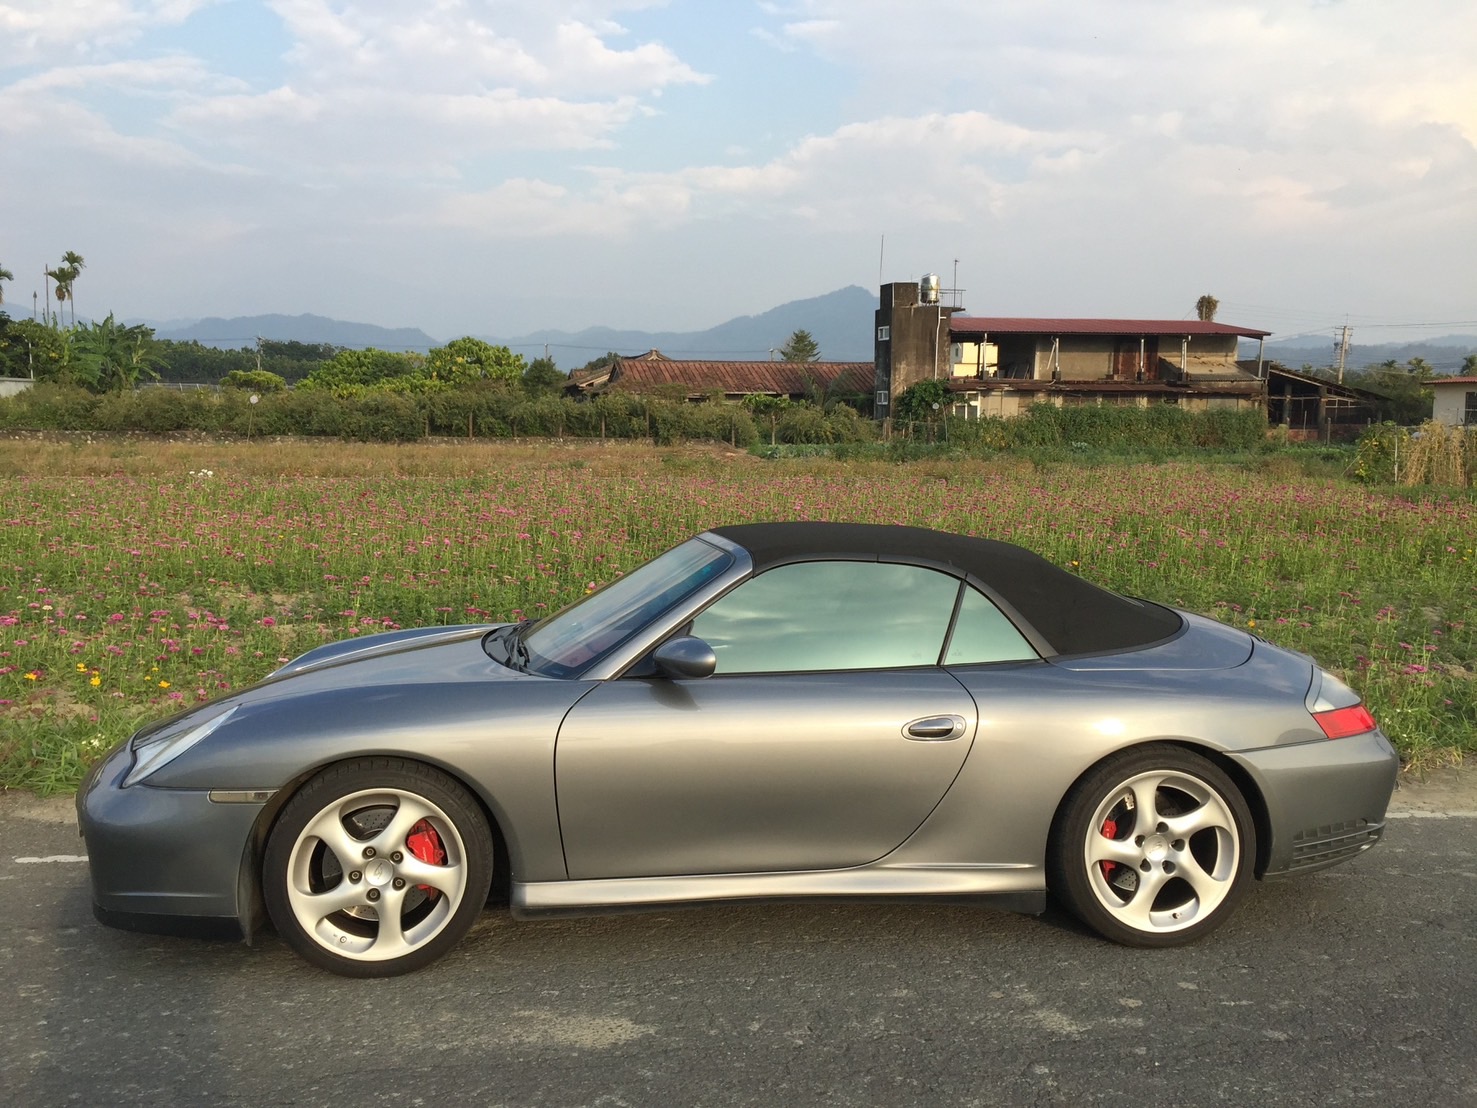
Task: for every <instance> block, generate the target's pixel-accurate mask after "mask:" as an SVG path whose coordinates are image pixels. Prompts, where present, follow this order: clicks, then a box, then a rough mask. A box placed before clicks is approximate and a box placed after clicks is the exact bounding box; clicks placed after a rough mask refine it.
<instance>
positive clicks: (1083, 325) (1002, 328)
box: [949, 315, 1272, 339]
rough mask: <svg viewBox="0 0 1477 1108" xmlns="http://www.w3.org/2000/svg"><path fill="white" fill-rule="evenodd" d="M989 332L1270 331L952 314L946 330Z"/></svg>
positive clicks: (1258, 334) (1179, 322) (1194, 323)
mask: <svg viewBox="0 0 1477 1108" xmlns="http://www.w3.org/2000/svg"><path fill="white" fill-rule="evenodd" d="M982 332H983V333H989V334H992V335H1237V336H1239V337H1241V338H1253V339H1259V338H1266V337H1267V336H1268V335H1270V334H1271V333H1272V332H1271V331H1258V330H1255V329H1254V328H1251V327H1235V326H1233V325H1231V324H1229V323H1205V322H1203V321H1201V320H1198V319H1195V320H1188V319H1024V318H1021V317H1017V316H979V315H955V316H950V317H949V333H950V334H954V335H958V334H979V333H982Z"/></svg>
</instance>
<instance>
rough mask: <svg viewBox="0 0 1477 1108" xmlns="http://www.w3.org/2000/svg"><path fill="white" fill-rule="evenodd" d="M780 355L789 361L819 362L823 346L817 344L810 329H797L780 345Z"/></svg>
mask: <svg viewBox="0 0 1477 1108" xmlns="http://www.w3.org/2000/svg"><path fill="white" fill-rule="evenodd" d="M780 357H782V358H784V359H785V361H787V362H818V361H820V357H821V348H820V347H819V346H817V345H816V342H815V339H814V338H812V337H811V334H810V332H809V331H796V332H794V333H793V334H792V335H790V337H789V339H788V340H786V342H785V345H784V346H782V347H780Z"/></svg>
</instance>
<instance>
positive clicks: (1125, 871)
mask: <svg viewBox="0 0 1477 1108" xmlns="http://www.w3.org/2000/svg"><path fill="white" fill-rule="evenodd" d="M1255 856H1256V830H1255V827H1254V825H1253V823H1252V818H1251V812H1250V810H1249V809H1248V808H1247V806H1246V801H1245V800H1244V799H1243V798H1242V796H1241V793H1240V791H1239V790H1238V789H1237V788H1236V785H1235V783H1234V782H1233V781H1232V780H1231V779H1230V778H1229V777H1228V776H1227V775H1226V774H1225V773H1224V772H1223V771H1222V770H1221V769H1220V768H1219V767H1218V766H1216V765H1215V764H1214V763H1212V762H1211V761H1209V760H1208V759H1206V758H1204V757H1201V756H1200V755H1198V754H1193V753H1191V752H1189V751H1187V750H1184V749H1182V748H1180V747H1174V746H1163V745H1155V746H1147V747H1140V748H1138V749H1135V750H1129V751H1125V752H1123V753H1122V754H1119V755H1115V756H1114V757H1112V758H1109V759H1107V760H1106V761H1104V762H1103V763H1101V764H1100V765H1099V766H1098V767H1097V768H1096V769H1094V770H1093V771H1092V772H1091V773H1089V774H1088V775H1087V776H1086V777H1085V778H1083V779H1082V780H1081V781H1080V782H1078V784H1077V785H1076V786H1075V787H1074V788H1073V790H1072V791H1071V793H1069V794H1068V796H1067V799H1066V800H1065V801H1064V802H1063V804H1062V808H1061V811H1060V812H1059V813H1058V816H1057V820H1056V825H1055V826H1054V828H1053V833H1052V845H1051V857H1050V859H1049V875H1048V878H1049V881H1050V883H1051V888H1052V891H1053V892H1054V893H1055V894H1056V895H1057V896H1058V897H1059V898H1060V899H1061V900H1063V901H1064V902H1065V904H1066V906H1067V907H1068V908H1069V909H1071V911H1072V912H1073V914H1075V915H1076V916H1077V917H1078V918H1079V919H1081V920H1082V922H1084V923H1086V924H1087V925H1088V926H1089V927H1091V928H1093V929H1094V930H1095V931H1097V932H1098V933H1099V934H1101V935H1103V936H1104V937H1106V938H1109V939H1113V940H1115V941H1117V942H1121V943H1126V944H1129V945H1131V946H1171V945H1174V944H1177V943H1185V942H1190V941H1192V940H1194V939H1197V938H1199V937H1200V936H1201V935H1204V934H1206V933H1207V932H1209V931H1210V930H1212V929H1213V928H1215V927H1218V926H1219V925H1220V924H1221V923H1222V922H1223V921H1224V920H1225V918H1226V917H1227V916H1228V915H1230V913H1231V911H1232V909H1233V908H1234V907H1235V905H1236V903H1237V901H1239V900H1240V899H1241V897H1242V895H1244V894H1245V892H1246V889H1247V886H1248V883H1249V881H1250V879H1251V875H1252V868H1253V865H1254V863H1255Z"/></svg>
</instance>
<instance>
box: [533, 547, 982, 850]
mask: <svg viewBox="0 0 1477 1108" xmlns="http://www.w3.org/2000/svg"><path fill="white" fill-rule="evenodd" d="M959 595H960V582H959V581H958V580H957V579H955V578H953V577H951V576H949V575H947V574H945V573H941V572H939V571H937V570H933V569H928V568H925V567H921V566H912V565H899V564H892V563H879V562H875V561H868V562H859V561H844V562H805V563H799V564H793V565H784V566H778V567H775V568H773V569H770V570H768V571H766V572H765V573H762V574H759V575H757V576H755V577H753V578H751V579H750V580H749V581H747V582H745V583H744V584H742V585H740V586H739V587H738V588H737V589H735V590H733V591H732V592H730V593H729V594H727V595H726V596H724V597H722V598H721V599H720V600H718V601H717V602H716V603H714V604H713V605H711V606H710V607H709V608H708V609H707V610H706V611H705V612H703V613H702V614H701V615H699V616H698V617H697V619H696V620H695V621H694V623H693V625H692V628H691V633H692V634H693V635H694V636H696V637H698V638H701V639H703V640H704V641H706V642H708V643H709V645H711V646H712V647H713V649H714V653H715V654H716V656H717V657H718V668H717V671H716V672H715V673H714V675H713V676H711V677H708V678H704V679H701V680H674V679H669V678H665V677H657V678H652V677H635V678H633V677H626V678H621V679H617V680H612V681H607V682H605V683H604V684H603V685H601V686H600V687H598V688H596V689H594V690H593V691H592V692H590V694H589V695H587V696H586V697H585V698H584V699H582V700H581V701H580V702H579V703H578V704H577V705H576V706H575V707H574V708H573V709H572V710H571V711H570V713H569V714H568V716H567V717H566V718H565V721H564V723H563V726H562V727H561V729H560V732H559V738H558V743H557V749H556V754H555V781H556V787H557V791H558V802H559V819H560V828H561V831H562V834H563V838H564V851H565V860H566V863H567V866H568V871H569V876H570V877H571V878H575V879H589V878H614V877H645V876H663V875H673V874H703V873H748V872H765V871H781V870H815V869H834V868H839V867H847V866H856V865H861V864H864V863H866V862H870V861H873V860H874V859H876V858H879V857H881V856H883V855H884V854H887V853H888V852H889V851H891V850H892V849H893V848H895V847H896V846H897V845H898V844H899V843H901V842H902V841H903V840H904V839H906V838H907V837H908V836H909V835H910V834H911V833H912V832H913V831H914V830H915V829H916V828H917V827H918V826H919V824H921V823H922V822H923V820H924V819H926V818H927V816H928V814H929V812H931V811H932V810H933V808H934V807H935V806H936V805H937V804H938V802H939V800H940V799H941V798H942V797H943V795H944V793H945V792H946V791H947V790H948V788H949V786H950V784H951V783H952V782H953V780H954V778H955V777H956V776H957V774H958V772H959V769H960V766H961V765H962V764H963V762H964V758H965V756H966V754H967V753H968V751H969V747H970V744H971V743H972V742H973V739H974V733H975V726H976V715H977V714H976V710H975V705H974V701H973V700H972V699H971V698H970V696H969V694H968V693H967V692H966V691H965V690H964V688H963V686H962V685H961V684H960V683H959V682H958V681H956V680H955V679H954V678H953V677H952V676H950V675H949V674H948V673H947V672H946V671H945V670H943V669H942V668H940V667H939V665H938V661H939V658H940V656H941V654H942V652H943V648H944V645H945V641H946V637H947V635H948V633H949V628H950V625H951V621H952V618H953V613H954V610H955V607H956V605H957V602H958V597H959Z"/></svg>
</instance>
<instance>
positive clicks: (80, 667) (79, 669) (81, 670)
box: [77, 662, 87, 673]
mask: <svg viewBox="0 0 1477 1108" xmlns="http://www.w3.org/2000/svg"><path fill="white" fill-rule="evenodd" d="M77 672H78V673H86V672H87V667H86V666H85V665H83V664H82V663H81V662H78V663H77Z"/></svg>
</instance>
